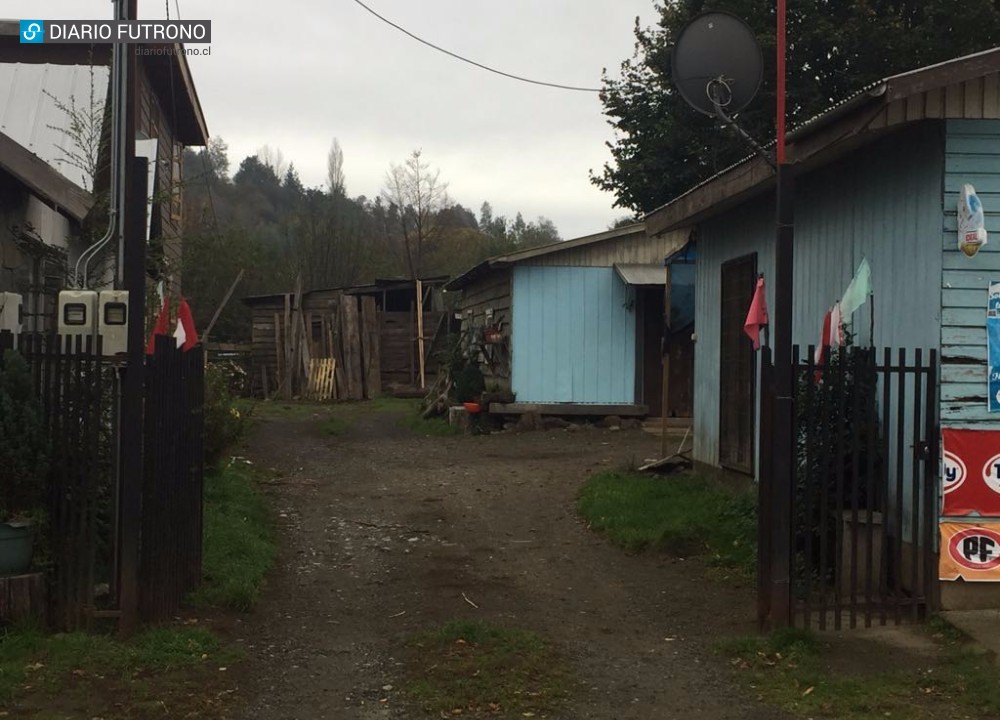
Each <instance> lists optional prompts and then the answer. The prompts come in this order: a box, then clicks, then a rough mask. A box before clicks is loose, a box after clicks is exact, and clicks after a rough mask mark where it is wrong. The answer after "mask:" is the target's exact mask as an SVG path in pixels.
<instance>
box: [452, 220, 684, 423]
mask: <svg viewBox="0 0 1000 720" xmlns="http://www.w3.org/2000/svg"><path fill="white" fill-rule="evenodd" d="M687 241H688V233H687V231H686V230H684V229H682V230H680V231H677V232H662V233H658V234H657V235H656V236H655V237H650V236H648V235H647V233H646V231H645V228H644V226H643V225H642V224H641V223H638V224H633V225H629V226H626V227H622V228H617V229H614V230H609V231H606V232H602V233H597V234H594V235H588V236H585V237H580V238H575V239H573V240H566V241H564V242H558V243H553V244H550V245H545V246H542V247H536V248H528V249H525V250H520V251H516V252H512V253H508V254H506V255H500V256H497V257H493V258H490V259H488V260H486V261H484V262H482V263H480V264H479V265H476V266H475V267H473V268H471V269H469V270H468V271H466V272H465V273H463V274H462V275H460V276H458V277H457V278H455V279H454V280H452V281H451V282H450V283H448V285H446V286H445V289H446V290H447V291H449V292H450V291H459V290H460V291H461V292H462V297H461V300H460V303H459V309H460V312H461V314H462V327H463V331H464V332H465V333H466V334H467V335H468V336H469V337H472V338H474V339H475V341H476V342H477V343H479V344H480V347H481V348H482V357H481V361H482V362H481V366H482V367H483V370H484V374H485V375H486V382H487V387H488V388H494V389H500V390H509V391H511V392H513V394H514V397H515V400H516V402H515V403H513V404H506V405H504V406H502V407H500V408H497V409H500V410H503V411H504V412H510V413H520V412H537V413H541V414H555V415H571V414H578V415H647V414H649V415H654V416H659V415H660V414H661V412H663V411H664V410H663V407H662V399H661V398H662V379H663V371H662V363H661V359H662V355H661V350H662V346H661V339H662V336H663V332H664V324H663V318H664V306H665V305H664V304H665V293H664V286H665V278H666V273H665V270H664V263H663V260H664V257H665V256H667V255H670V254H672V253H674V252H675V251H677V250H678V249H679V248H682V247H683V246H684V245H685V244H686V243H687ZM691 270H692V271H691V273H690V275H689V276H688V277H686V278H685V276H684V273H683V272H679V273H678V277H677V280H676V281H675V285H676V287H675V289H674V292H673V299H672V301H671V305H672V307H673V314H674V316H675V319H676V321H675V323H674V327H673V330H674V334H675V335H676V338H675V340H676V342H674V343H673V344H672V345H671V353H672V355H673V356H674V362H672V363H671V365H670V367H671V375H672V377H671V382H670V383H669V387H670V388H671V390H670V393H669V397H668V399H667V405H668V407H667V408H666V412H667V414H668V415H672V416H676V417H685V416H688V417H689V416H690V412H691V399H692V397H691V344H690V339H691V334H692V324H693V320H694V318H693V314H694V308H693V298H694V293H693V286H694V273H693V268H692V269H691ZM492 409H494V408H493V407H491V410H492Z"/></svg>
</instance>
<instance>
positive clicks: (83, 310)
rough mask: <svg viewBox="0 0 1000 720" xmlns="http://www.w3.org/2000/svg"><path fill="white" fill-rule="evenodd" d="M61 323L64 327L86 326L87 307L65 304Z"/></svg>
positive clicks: (77, 304)
mask: <svg viewBox="0 0 1000 720" xmlns="http://www.w3.org/2000/svg"><path fill="white" fill-rule="evenodd" d="M63 323H64V324H65V325H77V326H79V325H86V324H87V306H86V305H85V304H83V303H66V305H64V306H63Z"/></svg>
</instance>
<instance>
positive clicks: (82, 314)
mask: <svg viewBox="0 0 1000 720" xmlns="http://www.w3.org/2000/svg"><path fill="white" fill-rule="evenodd" d="M95 332H97V293H96V292H95V291H93V290H63V291H61V292H60V293H59V334H60V335H62V336H63V337H66V338H76V337H85V338H86V337H93V336H94V333H95Z"/></svg>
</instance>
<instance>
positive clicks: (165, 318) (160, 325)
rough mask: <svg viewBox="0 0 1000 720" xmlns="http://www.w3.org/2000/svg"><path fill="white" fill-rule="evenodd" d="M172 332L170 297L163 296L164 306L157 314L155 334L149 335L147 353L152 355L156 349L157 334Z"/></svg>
mask: <svg viewBox="0 0 1000 720" xmlns="http://www.w3.org/2000/svg"><path fill="white" fill-rule="evenodd" d="M169 334H170V298H168V297H164V298H163V307H161V308H160V314H159V315H157V316H156V324H155V325H153V334H152V335H150V336H149V342H148V343H146V354H147V355H152V354H153V353H154V352H155V351H156V336H157V335H169Z"/></svg>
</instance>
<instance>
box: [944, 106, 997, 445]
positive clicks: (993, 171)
mask: <svg viewBox="0 0 1000 720" xmlns="http://www.w3.org/2000/svg"><path fill="white" fill-rule="evenodd" d="M995 98H996V94H995V91H994V99H995ZM965 183H970V184H971V185H973V186H974V187H975V188H976V193H977V194H978V195H979V198H980V199H981V200H982V201H983V206H984V208H985V209H986V230H987V232H988V233H989V234H990V239H989V242H988V244H987V245H986V247H984V248H982V249H981V250H980V251H979V253H977V254H976V256H975V257H971V258H970V257H966V256H965V255H964V254H963V253H962V252H960V251H959V249H958V199H959V193H960V192H961V190H962V185H964V184H965ZM942 202H943V204H944V214H943V220H944V223H943V237H942V248H943V252H942V263H943V266H944V272H943V274H942V276H941V362H942V367H941V423H942V424H943V425H946V426H948V427H980V428H981V427H983V426H984V425H986V424H990V425H992V426H993V427H1000V415H995V414H994V415H991V414H990V413H989V412H988V411H987V398H986V389H987V370H986V297H987V289H988V287H989V283H990V281H991V280H1000V242H998V239H1000V120H949V121H948V123H947V137H946V142H945V168H944V185H943V197H942Z"/></svg>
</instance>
